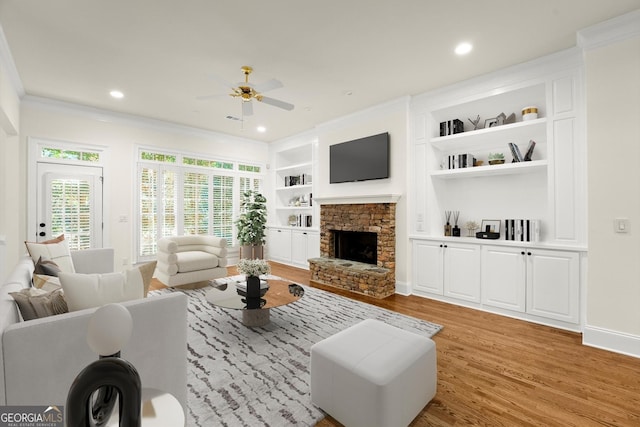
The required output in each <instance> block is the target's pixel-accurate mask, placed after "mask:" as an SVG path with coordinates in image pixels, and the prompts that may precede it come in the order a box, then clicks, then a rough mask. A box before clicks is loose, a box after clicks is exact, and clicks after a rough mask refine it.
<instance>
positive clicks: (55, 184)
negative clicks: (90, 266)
mask: <svg viewBox="0 0 640 427" xmlns="http://www.w3.org/2000/svg"><path fill="white" fill-rule="evenodd" d="M37 170H38V186H37V190H36V191H37V218H36V220H37V222H38V223H37V224H36V239H37V241H43V240H49V239H52V238H55V237H57V236H59V235H61V234H64V238H65V240H66V241H67V242H68V244H69V249H71V250H80V249H88V248H100V247H102V242H103V227H102V221H103V218H102V216H103V212H102V168H101V167H96V166H77V165H63V164H55V163H44V162H39V163H38V166H37Z"/></svg>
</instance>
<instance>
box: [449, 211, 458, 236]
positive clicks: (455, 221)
mask: <svg viewBox="0 0 640 427" xmlns="http://www.w3.org/2000/svg"><path fill="white" fill-rule="evenodd" d="M459 218H460V211H453V228H452V229H451V235H452V236H454V237H460V227H458V219H459Z"/></svg>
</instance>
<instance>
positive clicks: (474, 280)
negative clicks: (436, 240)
mask: <svg viewBox="0 0 640 427" xmlns="http://www.w3.org/2000/svg"><path fill="white" fill-rule="evenodd" d="M444 246H445V248H444V294H445V295H446V296H449V297H452V298H458V299H462V300H465V301H471V302H480V247H478V246H477V245H464V244H457V243H453V244H451V243H445V245H444Z"/></svg>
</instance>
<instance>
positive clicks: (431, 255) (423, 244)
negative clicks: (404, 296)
mask: <svg viewBox="0 0 640 427" xmlns="http://www.w3.org/2000/svg"><path fill="white" fill-rule="evenodd" d="M443 251H444V247H443V245H442V244H441V243H440V242H429V241H414V243H413V269H414V276H413V277H414V278H415V288H416V289H417V290H422V291H425V292H430V293H432V294H437V295H443V293H444V290H443V268H442V267H443V266H442V253H443Z"/></svg>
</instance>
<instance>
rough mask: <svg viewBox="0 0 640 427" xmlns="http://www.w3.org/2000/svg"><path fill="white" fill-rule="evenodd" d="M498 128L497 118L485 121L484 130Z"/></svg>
mask: <svg viewBox="0 0 640 427" xmlns="http://www.w3.org/2000/svg"><path fill="white" fill-rule="evenodd" d="M496 126H498V119H497V118H495V117H493V118H491V119H486V120H485V121H484V128H485V129H488V128H493V127H496Z"/></svg>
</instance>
